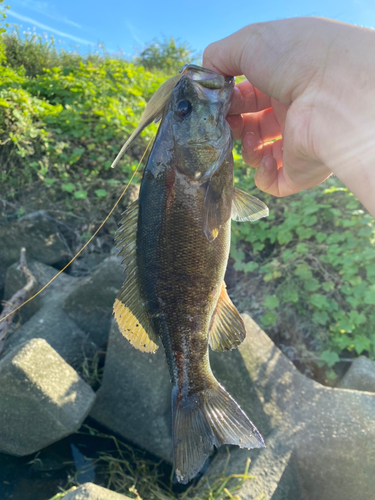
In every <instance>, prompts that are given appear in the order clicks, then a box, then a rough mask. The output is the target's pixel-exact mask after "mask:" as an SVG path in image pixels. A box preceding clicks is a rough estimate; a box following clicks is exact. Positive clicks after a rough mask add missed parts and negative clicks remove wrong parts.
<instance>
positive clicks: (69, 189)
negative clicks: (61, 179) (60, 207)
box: [61, 182, 76, 193]
mask: <svg viewBox="0 0 375 500" xmlns="http://www.w3.org/2000/svg"><path fill="white" fill-rule="evenodd" d="M75 188H76V187H75V185H74V184H73V183H72V182H67V183H66V184H62V186H61V189H62V190H63V191H66V192H67V193H72V192H73V191H74V190H75Z"/></svg>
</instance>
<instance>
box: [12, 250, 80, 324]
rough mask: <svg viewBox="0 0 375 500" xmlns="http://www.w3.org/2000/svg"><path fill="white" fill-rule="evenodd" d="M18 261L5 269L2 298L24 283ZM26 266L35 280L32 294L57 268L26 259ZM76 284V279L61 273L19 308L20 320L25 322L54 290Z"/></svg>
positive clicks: (56, 271)
mask: <svg viewBox="0 0 375 500" xmlns="http://www.w3.org/2000/svg"><path fill="white" fill-rule="evenodd" d="M18 265H19V263H18V262H17V263H15V264H13V265H12V266H10V267H9V268H8V270H7V273H6V277H5V289H4V300H9V299H10V298H11V297H12V295H14V294H15V293H16V292H17V291H18V290H20V289H21V288H22V287H23V286H24V285H25V283H26V280H25V277H24V276H23V274H22V272H21V271H20V270H19V269H18ZM27 267H28V268H29V271H30V272H31V274H32V275H33V276H34V278H35V279H36V281H37V284H36V285H35V287H34V289H33V291H32V295H34V294H35V293H37V292H38V291H39V290H40V289H41V288H42V287H43V286H44V285H46V284H47V283H48V282H49V281H50V280H51V279H52V278H53V277H54V276H56V274H57V273H58V270H57V269H55V268H54V267H51V266H47V265H46V264H43V263H42V262H37V261H35V260H27ZM75 284H76V280H75V279H74V278H73V279H72V277H71V276H70V275H68V274H66V273H61V274H60V275H59V276H58V277H57V278H56V279H55V280H54V281H53V282H52V283H51V284H50V285H48V287H47V288H46V290H44V291H43V292H42V293H41V294H40V295H38V296H37V297H35V299H33V300H32V301H31V302H29V303H28V304H26V305H25V306H24V307H23V308H22V309H21V310H20V315H21V320H22V323H25V322H26V321H27V320H28V319H30V318H31V316H33V315H34V314H35V313H36V312H37V311H38V310H39V309H40V308H41V307H42V305H43V304H44V303H46V301H47V302H48V299H49V298H50V297H51V295H52V294H53V293H55V292H56V291H60V292H61V291H62V290H65V289H66V288H69V289H71V288H72V287H74V285H75Z"/></svg>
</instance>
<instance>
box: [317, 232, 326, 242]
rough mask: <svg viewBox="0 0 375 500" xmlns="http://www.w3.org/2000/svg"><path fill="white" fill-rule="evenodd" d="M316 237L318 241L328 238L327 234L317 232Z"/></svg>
mask: <svg viewBox="0 0 375 500" xmlns="http://www.w3.org/2000/svg"><path fill="white" fill-rule="evenodd" d="M315 238H316V241H317V242H318V243H322V242H323V241H324V240H325V239H326V238H327V235H326V234H324V233H316V235H315Z"/></svg>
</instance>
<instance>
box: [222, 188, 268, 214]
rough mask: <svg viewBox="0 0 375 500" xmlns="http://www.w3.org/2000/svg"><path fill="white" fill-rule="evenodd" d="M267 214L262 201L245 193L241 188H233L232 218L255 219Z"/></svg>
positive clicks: (266, 208)
mask: <svg viewBox="0 0 375 500" xmlns="http://www.w3.org/2000/svg"><path fill="white" fill-rule="evenodd" d="M268 215H269V210H268V207H267V205H266V204H265V203H263V201H261V200H258V198H255V196H251V195H250V194H248V193H245V191H242V189H238V188H233V199H232V214H231V217H232V220H234V221H237V222H245V221H256V220H258V219H261V218H262V217H267V216H268Z"/></svg>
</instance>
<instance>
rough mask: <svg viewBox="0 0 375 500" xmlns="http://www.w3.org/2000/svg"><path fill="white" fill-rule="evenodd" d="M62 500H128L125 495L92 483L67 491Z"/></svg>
mask: <svg viewBox="0 0 375 500" xmlns="http://www.w3.org/2000/svg"><path fill="white" fill-rule="evenodd" d="M62 498H63V499H64V500H130V498H129V497H126V496H125V495H120V494H119V493H115V492H114V491H111V490H107V489H106V488H102V487H101V486H98V485H97V484H93V483H85V484H83V485H82V486H80V487H79V488H76V489H75V490H73V491H69V493H67V494H66V495H65V496H64V497H62Z"/></svg>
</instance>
